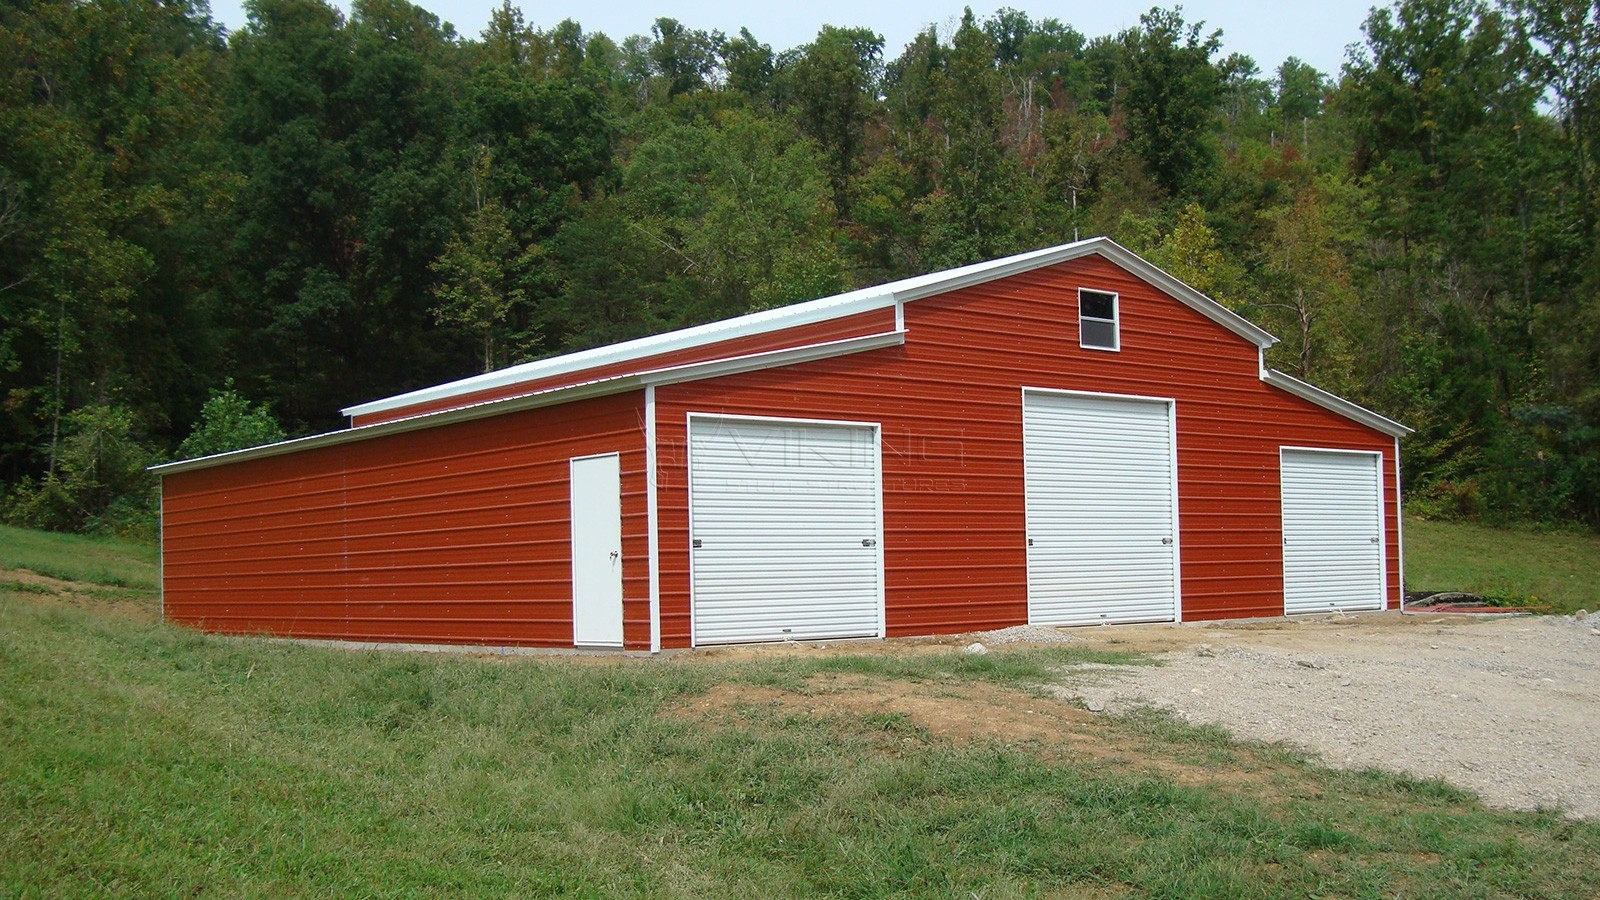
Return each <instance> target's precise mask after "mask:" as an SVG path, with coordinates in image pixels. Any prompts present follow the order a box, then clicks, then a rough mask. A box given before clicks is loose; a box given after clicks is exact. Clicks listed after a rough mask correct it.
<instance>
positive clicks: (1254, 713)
mask: <svg viewBox="0 0 1600 900" xmlns="http://www.w3.org/2000/svg"><path fill="white" fill-rule="evenodd" d="M1168 627H1169V629H1170V628H1172V627H1173V626H1168ZM1177 627H1179V628H1187V626H1177ZM1187 637H1188V640H1184V641H1181V642H1180V641H1174V643H1173V645H1172V648H1171V649H1170V651H1169V652H1166V653H1164V654H1162V656H1161V660H1162V661H1163V663H1164V665H1161V666H1147V667H1130V668H1117V669H1111V670H1107V671H1103V672H1097V673H1095V676H1094V678H1093V679H1092V680H1093V683H1090V684H1074V685H1073V686H1071V687H1062V688H1061V689H1060V693H1061V694H1062V695H1063V696H1067V697H1076V698H1079V699H1081V700H1082V701H1083V702H1084V704H1085V705H1086V706H1087V707H1088V708H1089V709H1091V710H1100V709H1105V710H1108V711H1110V712H1112V713H1115V712H1117V711H1118V710H1120V709H1127V708H1129V707H1131V706H1136V705H1146V706H1155V707H1158V708H1162V709H1167V710H1170V711H1171V712H1172V713H1173V714H1174V715H1176V716H1178V717H1179V718H1182V719H1185V720H1188V721H1192V722H1205V723H1212V724H1218V725H1222V726H1225V727H1227V728H1228V729H1229V730H1231V731H1233V732H1234V733H1235V734H1238V735H1240V736H1241V737H1245V738H1250V739H1254V740H1261V741H1268V742H1282V743H1284V744H1287V745H1293V746H1296V747H1300V748H1302V749H1305V750H1309V751H1312V752H1314V753H1316V754H1318V755H1320V756H1321V758H1322V759H1323V760H1324V761H1325V762H1326V763H1327V764H1329V765H1332V766H1336V767H1344V768H1355V769H1360V768H1366V767H1369V766H1370V767H1376V768H1382V769H1389V770H1392V771H1400V772H1405V773H1408V774H1412V775H1417V776H1421V777H1425V778H1426V777H1438V778H1442V779H1444V780H1445V781H1447V782H1450V783H1451V784H1454V785H1456V786H1458V787H1462V788H1465V789H1467V790H1470V791H1473V792H1475V793H1477V794H1479V795H1480V796H1482V797H1483V798H1484V800H1485V801H1486V802H1488V803H1490V804H1493V805H1497V806H1504V807H1510V808H1514V809H1531V808H1535V807H1560V808H1561V809H1563V810H1564V811H1566V812H1567V813H1568V814H1570V815H1574V816H1578V817H1585V818H1600V752H1597V751H1596V741H1597V739H1600V615H1578V616H1549V617H1516V618H1494V619H1481V618H1473V619H1467V620H1464V619H1463V617H1459V616H1433V617H1426V618H1425V617H1422V616H1406V617H1399V616H1392V615H1391V616H1388V617H1384V618H1377V617H1374V618H1372V619H1368V620H1365V621H1363V620H1359V619H1357V620H1351V621H1322V622H1304V623H1293V624H1291V625H1286V626H1283V627H1281V628H1277V629H1275V630H1270V631H1244V630H1240V631H1237V632H1227V631H1221V630H1218V631H1215V632H1212V631H1205V630H1201V631H1199V632H1198V633H1197V632H1196V631H1188V632H1187ZM1196 641H1199V642H1196Z"/></svg>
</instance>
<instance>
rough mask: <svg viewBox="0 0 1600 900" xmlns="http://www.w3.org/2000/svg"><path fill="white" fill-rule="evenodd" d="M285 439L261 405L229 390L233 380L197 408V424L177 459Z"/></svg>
mask: <svg viewBox="0 0 1600 900" xmlns="http://www.w3.org/2000/svg"><path fill="white" fill-rule="evenodd" d="M287 437H288V434H286V433H285V432H284V430H283V426H281V425H279V424H278V420H277V419H275V418H273V416H272V410H271V408H270V407H268V406H267V405H265V404H255V403H251V402H250V401H249V400H248V399H246V398H245V397H244V396H242V395H240V394H239V393H238V392H237V391H235V390H234V389H233V379H231V378H229V379H227V380H225V381H224V382H223V383H222V390H220V391H218V390H213V391H212V392H211V396H210V398H208V399H207V400H206V402H205V405H204V406H202V407H200V421H198V422H196V423H195V426H194V430H193V431H191V432H189V436H188V437H186V438H184V439H183V443H181V444H179V445H178V458H179V459H197V458H199V457H202V456H212V455H214V454H217V453H227V452H229V451H232V450H243V449H245V448H247V447H260V446H262V445H264V444H275V443H277V442H278V441H281V440H284V439H285V438H287Z"/></svg>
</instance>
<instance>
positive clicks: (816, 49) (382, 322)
mask: <svg viewBox="0 0 1600 900" xmlns="http://www.w3.org/2000/svg"><path fill="white" fill-rule="evenodd" d="M247 10H248V14H249V20H248V24H247V25H245V26H244V27H243V28H241V29H239V30H237V31H234V32H232V33H226V32H224V31H223V30H222V29H221V28H219V27H218V26H217V25H216V24H215V23H214V22H213V21H212V20H211V19H210V17H209V12H208V9H207V7H206V6H205V4H204V2H203V0H12V2H9V3H7V4H6V5H5V7H4V8H3V9H0V485H4V486H5V489H6V492H7V498H6V501H5V507H4V509H5V513H6V515H7V516H9V517H10V518H12V519H13V520H16V521H22V522H28V523H33V524H39V525H46V526H49V527H57V528H126V527H129V525H130V524H136V523H138V522H140V521H148V515H149V514H148V509H149V486H148V485H149V482H148V480H146V479H144V478H142V477H141V476H140V475H139V474H138V471H139V468H140V467H141V466H142V465H144V464H146V463H148V462H150V461H153V460H156V459H162V458H172V457H173V456H174V454H177V453H180V452H184V453H194V452H200V451H203V450H207V449H216V448H219V447H224V446H227V445H228V443H229V441H230V440H232V441H234V442H235V443H237V442H242V441H248V440H260V439H263V438H267V439H270V438H271V437H272V436H275V435H278V434H282V433H284V431H283V430H279V424H278V423H281V425H282V429H284V430H286V432H287V433H309V432H314V431H321V430H328V429H332V428H336V427H339V426H340V425H341V424H342V422H341V421H340V420H339V419H338V412H337V411H338V409H339V408H340V407H341V406H345V405H349V404H351V403H354V402H359V401H362V400H367V399H372V398H376V397H380V396H385V395H389V394H393V393H397V392H400V391H404V390H408V389H412V388H416V387H420V386H424V385H429V384H434V383H438V382H441V381H445V380H449V379H454V378H458V377H462V376H464V375H468V374H471V373H473V372H475V371H482V370H487V369H491V368H496V367H500V366H503V365H506V364H509V363H513V362H517V361H520V360H525V359H530V358H536V357H539V356H544V355H549V354H553V353H561V352H567V351H572V350H578V349H582V348H585V347H591V346H595V345H599V344H603V343H609V342H612V341H617V340H622V339H626V338H631V337H637V336H640V335H644V334H650V333H654V332H658V331H661V330H664V329H669V328H675V327H680V326H685V325H691V324H695V323H699V322H704V321H708V320H711V319H716V318H722V317H726V316H732V315H737V314H741V313H745V312H750V311H753V310H759V309H764V308H769V307H773V306H778V305H782V304H786V303H793V302H797V301H802V300H808V299H812V298H815V297H819V296H824V295H827V294H830V293H834V292H838V291H842V290H847V289H850V288H853V287H858V286H862V285H867V284H872V283H877V282H881V281H885V280H889V279H894V278H899V277H903V276H907V275H913V274H918V273H922V272H928V271H933V270H937V269H942V268H947V267H951V266H956V265H961V264H965V263H969V262H973V261H977V260H982V259H988V258H992V257H997V256H1001V255H1005V254H1009V253H1013V252H1018V251H1022V250H1027V249H1033V248H1036V247H1040V246H1046V245H1050V244H1055V243H1061V242H1064V241H1068V240H1072V239H1073V238H1074V237H1079V236H1081V237H1089V236H1094V235H1102V234H1104V235H1109V236H1111V237H1113V238H1114V239H1116V240H1117V241H1119V242H1121V243H1123V244H1124V245H1126V246H1128V247H1129V248H1130V249H1132V250H1134V251H1135V252H1138V253H1140V254H1143V255H1145V256H1146V257H1148V258H1150V259H1152V260H1153V261H1154V262H1156V263H1157V264H1159V265H1161V266H1163V267H1164V268H1166V269H1167V270H1168V271H1170V272H1172V273H1173V274H1175V275H1177V276H1178V277H1179V278H1182V279H1183V280H1184V281H1186V282H1188V283H1190V284H1192V285H1194V286H1195V287H1196V288H1198V289H1200V290H1201V291H1203V292H1205V293H1207V294H1209V295H1211V296H1213V297H1215V298H1216V299H1218V300H1219V301H1221V302H1222V303H1224V304H1226V305H1228V306H1229V307H1231V308H1233V309H1235V310H1236V311H1238V312H1240V313H1242V314H1244V315H1246V316H1248V317H1250V318H1251V319H1253V320H1255V321H1257V322H1259V323H1261V324H1262V325H1263V326H1264V327H1267V328H1268V329H1269V330H1272V331H1273V332H1274V333H1276V334H1278V335H1280V336H1281V337H1282V338H1283V342H1282V344H1281V345H1280V346H1279V347H1277V348H1274V350H1273V351H1271V352H1270V354H1269V356H1270V358H1269V362H1270V363H1271V364H1272V365H1275V366H1277V367H1279V368H1282V369H1285V370H1286V371H1288V372H1290V373H1292V374H1295V375H1298V376H1300V377H1302V378H1305V379H1307V380H1309V381H1312V382H1314V383H1316V384H1318V385H1320V386H1323V387H1326V388H1328V389H1330V390H1332V391H1335V392H1336V393H1339V394H1342V395H1344V396H1346V397H1349V398H1351V399H1353V400H1355V401H1357V402H1360V403H1362V404H1364V405H1367V406H1370V407H1372V408H1374V409H1377V410H1379V411H1381V412H1383V413H1385V414H1387V415H1390V416H1391V417H1393V418H1396V419H1399V420H1400V421H1402V422H1405V423H1406V424H1408V425H1410V426H1411V427H1413V428H1415V429H1416V430H1417V433H1416V434H1415V435H1414V436H1412V437H1410V438H1408V439H1407V440H1406V441H1405V442H1404V444H1403V452H1404V457H1405V471H1406V477H1407V481H1408V485H1407V492H1408V495H1409V503H1410V504H1411V505H1412V507H1413V508H1414V509H1416V510H1418V511H1421V512H1424V513H1429V514H1434V515H1455V516H1469V517H1482V518H1485V519H1488V520H1491V521H1511V520H1516V521H1534V522H1544V523H1558V522H1581V523H1586V524H1588V525H1590V526H1600V245H1597V240H1596V237H1597V236H1596V222H1595V218H1596V211H1597V207H1600V173H1597V171H1596V162H1597V161H1596V154H1597V141H1600V4H1596V3H1593V2H1590V0H1514V2H1506V3H1500V4H1497V5H1491V4H1488V3H1484V2H1479V0H1400V2H1397V3H1395V4H1394V5H1393V6H1392V7H1379V8H1375V9H1373V10H1372V11H1371V13H1370V15H1369V17H1368V18H1367V20H1366V22H1365V25H1364V35H1365V38H1364V41H1363V42H1362V43H1361V44H1359V45H1356V46H1354V47H1352V48H1351V51H1350V55H1349V58H1348V61H1347V62H1346V64H1345V65H1344V67H1343V69H1342V71H1341V72H1339V73H1327V72H1320V71H1317V70H1316V69H1315V68H1313V67H1311V66H1308V65H1306V64H1304V63H1303V62H1300V61H1299V60H1297V59H1295V58H1290V59H1288V60H1287V61H1286V62H1284V63H1283V64H1282V65H1281V66H1279V67H1278V68H1277V69H1276V70H1275V71H1272V72H1263V71H1262V70H1261V69H1260V67H1259V66H1258V64H1257V63H1256V62H1255V61H1254V60H1252V59H1250V58H1249V57H1247V56H1243V55H1240V54H1231V55H1226V56H1225V55H1223V54H1222V53H1221V52H1220V50H1219V48H1220V38H1221V32H1220V31H1217V30H1212V29H1208V27H1207V26H1206V25H1205V24H1204V23H1200V22H1191V21H1188V20H1186V19H1185V17H1184V15H1183V12H1182V10H1181V8H1172V9H1162V8H1155V9H1152V10H1150V12H1148V13H1146V14H1145V15H1144V16H1142V17H1141V18H1140V22H1139V24H1138V25H1137V26H1136V27H1132V28H1129V29H1127V30H1125V31H1123V32H1121V33H1118V34H1112V35H1100V36H1089V35H1085V34H1083V33H1081V32H1079V31H1077V30H1076V29H1074V28H1073V27H1072V26H1071V25H1070V24H1069V23H1064V22H1061V21H1058V20H1056V19H1053V18H1045V19H1037V20H1036V19H1034V18H1033V17H1031V16H1029V15H1028V14H1027V13H1025V12H1022V11H1019V10H1015V9H1002V10H1000V11H999V12H997V13H995V14H994V15H993V16H991V17H989V18H985V19H979V18H977V17H975V16H973V15H972V13H971V12H970V10H969V11H968V12H967V14H966V15H965V16H964V17H963V18H962V19H961V21H960V23H959V25H957V26H956V27H954V29H953V30H949V31H948V32H942V31H940V30H939V29H937V28H933V27H930V28H928V29H926V30H925V31H923V32H922V33H921V34H919V35H918V36H917V37H916V38H915V39H914V40H913V41H912V42H911V43H910V44H908V45H907V46H905V47H903V48H891V47H887V46H885V43H884V41H883V39H882V38H881V37H880V36H879V35H877V34H875V33H873V32H872V31H870V30H867V29H862V28H846V27H832V26H828V27H824V28H822V29H821V30H820V31H819V32H818V34H817V36H816V38H815V39H814V40H813V41H811V42H810V43H808V44H806V45H804V46H800V47H795V48H791V49H787V50H781V49H774V48H773V47H772V46H770V45H768V44H766V43H763V42H761V41H760V40H759V38H758V37H757V36H755V35H753V34H751V33H750V31H749V30H747V29H741V30H740V32H739V34H738V35H734V36H730V35H727V34H723V33H720V32H716V31H703V30H698V29H694V28H691V27H688V26H686V25H684V24H683V23H680V22H677V21H675V20H672V19H666V18H663V19H658V20H657V21H656V22H655V24H654V26H653V27H652V29H651V31H650V33H649V34H647V35H634V36H630V37H627V38H626V39H624V40H622V41H620V43H619V42H618V41H616V40H614V39H612V38H611V37H608V36H607V35H604V34H600V33H597V32H588V31H585V30H584V29H583V28H582V27H581V25H580V24H579V23H577V22H576V21H572V20H567V21H563V22H560V23H559V24H555V25H553V26H550V27H547V28H541V27H538V26H535V25H532V24H530V23H528V22H527V21H526V20H525V18H524V16H523V14H522V12H521V11H520V10H519V9H518V8H517V7H515V6H514V5H512V4H511V3H509V2H506V3H505V4H504V5H503V6H501V7H500V8H499V9H497V10H496V11H495V12H494V14H493V17H492V20H491V22H490V24H489V25H488V27H487V28H486V29H485V30H484V31H483V33H482V34H480V35H478V36H476V37H465V36H461V35H458V34H456V33H454V31H453V30H452V29H451V28H450V27H449V26H447V25H444V24H441V22H440V21H439V20H438V19H437V18H436V17H435V16H433V15H432V14H430V13H428V12H426V11H425V10H423V9H421V8H419V7H416V6H413V5H411V4H409V3H407V2H405V0H356V2H354V3H353V5H352V8H351V13H350V15H349V16H348V17H346V16H345V15H343V14H342V13H341V12H339V11H338V10H337V9H336V8H334V7H332V6H330V5H328V4H327V3H326V2H324V0H252V2H250V3H249V4H248V6H247ZM268 411H270V414H269V413H268ZM230 434H233V437H231V438H230V437H229V436H228V435H230ZM186 439H188V441H189V443H188V444H187V445H185V444H184V443H183V442H184V441H185V440H186Z"/></svg>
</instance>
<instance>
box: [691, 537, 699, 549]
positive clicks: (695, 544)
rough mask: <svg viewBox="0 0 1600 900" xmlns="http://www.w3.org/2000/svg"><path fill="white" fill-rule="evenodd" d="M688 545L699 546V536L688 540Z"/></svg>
mask: <svg viewBox="0 0 1600 900" xmlns="http://www.w3.org/2000/svg"><path fill="white" fill-rule="evenodd" d="M689 546H691V547H695V548H699V546H700V539H699V538H695V539H694V540H692V541H690V542H689Z"/></svg>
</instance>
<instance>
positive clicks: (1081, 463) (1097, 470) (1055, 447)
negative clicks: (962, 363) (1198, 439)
mask: <svg viewBox="0 0 1600 900" xmlns="http://www.w3.org/2000/svg"><path fill="white" fill-rule="evenodd" d="M1022 435H1023V447H1024V449H1023V453H1024V457H1025V463H1024V467H1025V469H1026V479H1025V480H1026V490H1027V515H1028V535H1027V537H1028V620H1029V621H1031V622H1034V623H1036V624H1042V625H1084V624H1091V623H1102V622H1105V623H1111V622H1165V621H1171V620H1174V619H1175V618H1177V615H1178V578H1177V559H1178V556H1177V549H1178V548H1177V538H1178V531H1177V507H1176V504H1177V488H1176V477H1177V474H1176V470H1175V469H1174V464H1173V424H1172V403H1171V402H1169V401H1166V400H1145V399H1135V398H1124V397H1104V396H1098V395H1085V394H1067V393H1053V392H1046V391H1032V390H1030V391H1027V392H1025V393H1024V394H1023V400H1022Z"/></svg>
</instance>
